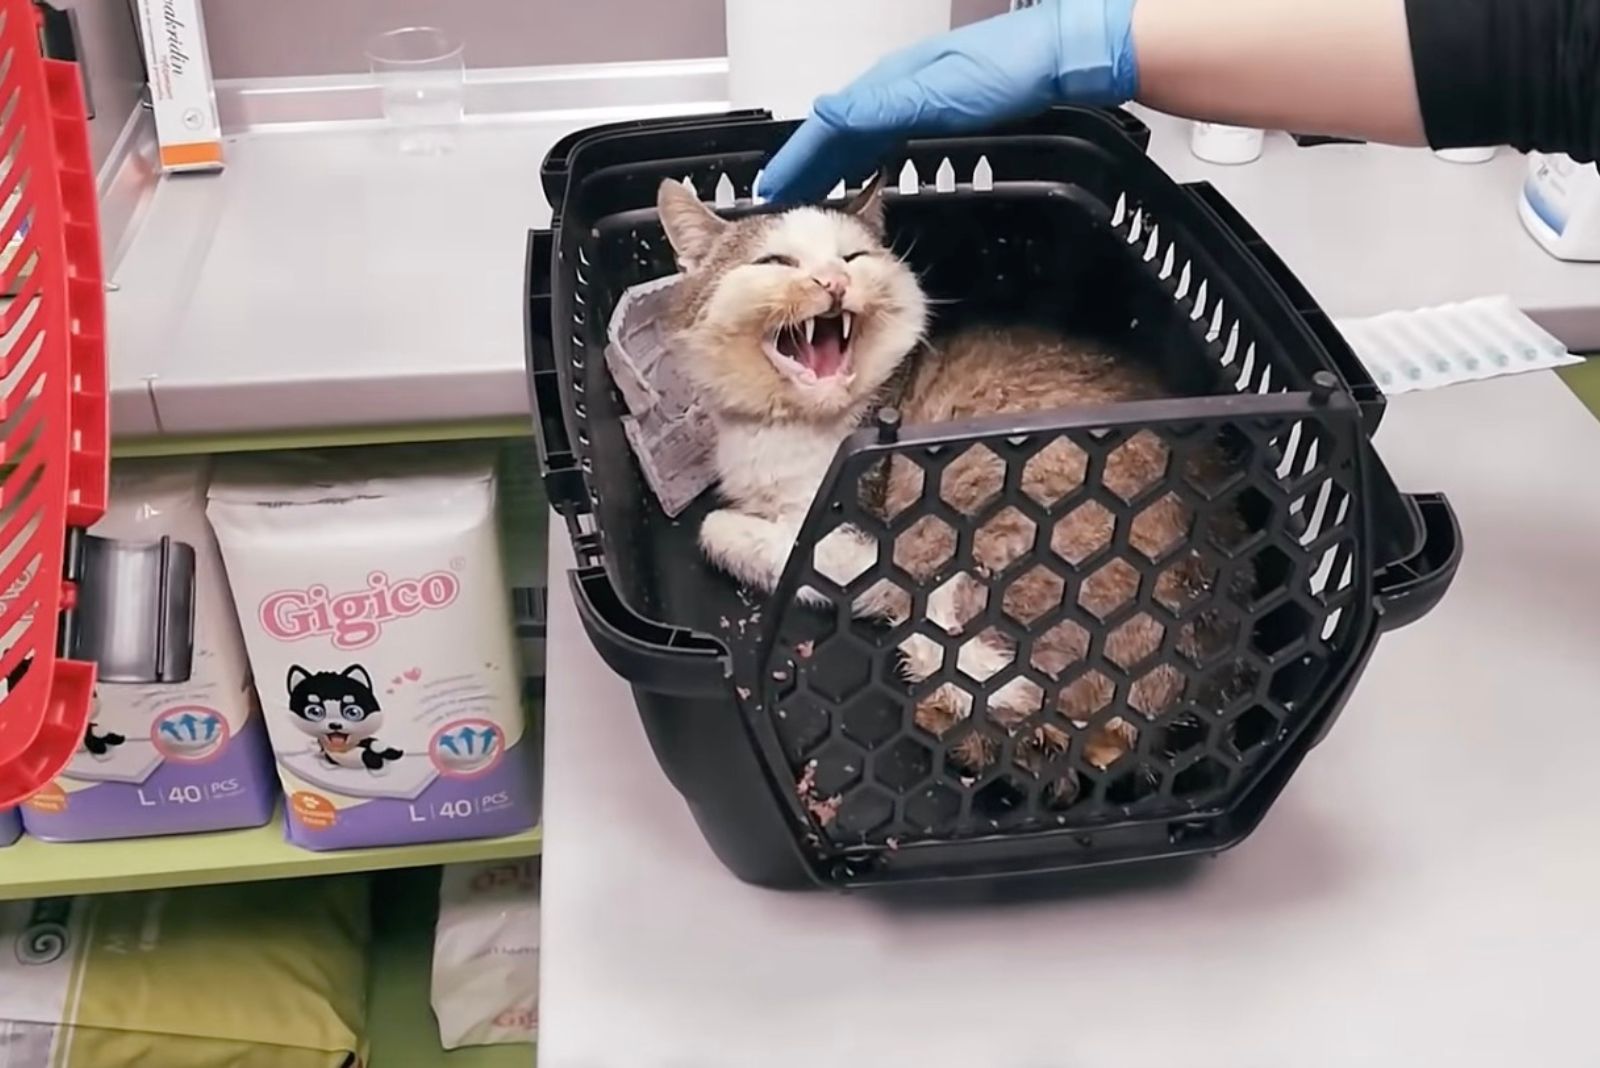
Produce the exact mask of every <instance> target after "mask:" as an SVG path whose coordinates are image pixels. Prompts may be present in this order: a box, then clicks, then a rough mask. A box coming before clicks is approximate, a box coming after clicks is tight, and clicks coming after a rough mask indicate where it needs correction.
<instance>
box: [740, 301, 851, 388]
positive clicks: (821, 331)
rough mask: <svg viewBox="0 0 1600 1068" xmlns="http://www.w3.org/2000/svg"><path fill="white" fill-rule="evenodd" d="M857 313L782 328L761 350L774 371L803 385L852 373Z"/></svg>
mask: <svg viewBox="0 0 1600 1068" xmlns="http://www.w3.org/2000/svg"><path fill="white" fill-rule="evenodd" d="M855 326H856V317H855V315H854V313H852V312H847V311H841V312H832V313H829V314H826V315H815V316H812V317H811V318H809V319H805V320H803V321H801V322H798V323H791V324H788V325H786V326H781V327H779V328H778V329H777V330H776V331H774V332H773V333H772V334H771V335H769V336H768V337H767V339H766V342H765V344H764V345H763V346H762V347H763V348H764V349H765V350H766V353H767V359H769V360H771V361H772V364H773V366H774V367H776V368H777V369H778V370H780V371H782V372H783V373H784V374H786V375H788V376H789V377H791V378H795V379H797V380H799V381H801V382H805V383H814V382H821V381H824V380H826V379H830V378H836V377H838V376H840V375H842V374H845V373H846V372H847V371H848V370H849V369H850V342H851V340H852V337H853V331H854V330H855Z"/></svg>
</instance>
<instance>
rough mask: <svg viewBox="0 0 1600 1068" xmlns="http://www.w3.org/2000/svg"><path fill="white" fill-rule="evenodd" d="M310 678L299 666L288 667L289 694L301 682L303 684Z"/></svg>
mask: <svg viewBox="0 0 1600 1068" xmlns="http://www.w3.org/2000/svg"><path fill="white" fill-rule="evenodd" d="M310 677H311V672H309V671H307V670H306V669H305V668H303V667H301V666H300V665H299V664H291V665H289V692H290V693H294V691H295V687H297V686H299V685H300V684H301V683H302V682H305V681H306V680H307V679H309V678H310Z"/></svg>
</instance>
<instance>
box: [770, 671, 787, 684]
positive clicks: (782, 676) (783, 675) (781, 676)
mask: <svg viewBox="0 0 1600 1068" xmlns="http://www.w3.org/2000/svg"><path fill="white" fill-rule="evenodd" d="M772 677H773V678H774V679H776V680H777V681H779V682H787V681H788V679H789V673H788V672H787V671H781V670H780V671H774V672H773V673H772Z"/></svg>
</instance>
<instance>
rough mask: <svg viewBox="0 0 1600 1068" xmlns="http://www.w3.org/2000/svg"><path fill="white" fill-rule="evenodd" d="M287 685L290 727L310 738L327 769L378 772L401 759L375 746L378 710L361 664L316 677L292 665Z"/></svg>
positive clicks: (380, 720) (388, 749) (379, 723)
mask: <svg viewBox="0 0 1600 1068" xmlns="http://www.w3.org/2000/svg"><path fill="white" fill-rule="evenodd" d="M288 686H289V711H290V712H293V713H294V715H295V725H296V726H297V727H299V728H300V729H301V730H302V731H304V732H305V733H307V734H309V735H311V737H312V738H313V739H314V740H315V742H316V746H317V754H318V755H319V756H320V757H321V758H322V760H323V762H324V763H326V764H327V765H328V766H329V767H334V768H366V769H367V770H368V771H381V770H382V769H383V766H384V765H385V764H386V763H388V762H389V761H391V760H399V759H400V758H401V757H402V756H404V755H405V754H404V753H403V752H402V751H401V750H399V749H396V748H394V747H393V746H387V745H384V744H383V743H382V742H380V741H378V738H377V734H378V731H379V730H381V729H382V727H383V710H382V709H381V708H380V707H379V705H378V696H377V694H375V693H373V691H372V677H371V676H370V675H368V674H367V669H366V668H364V667H362V666H361V665H360V664H351V665H350V666H349V667H347V668H345V669H344V670H343V671H317V672H311V671H307V670H306V669H305V668H303V667H301V666H300V665H299V664H295V665H294V666H292V667H290V668H289V679H288Z"/></svg>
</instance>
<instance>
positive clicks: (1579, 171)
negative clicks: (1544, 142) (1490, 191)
mask: <svg viewBox="0 0 1600 1068" xmlns="http://www.w3.org/2000/svg"><path fill="white" fill-rule="evenodd" d="M1517 214H1518V215H1520V216H1521V217H1522V225H1523V226H1524V227H1526V228H1527V231H1528V233H1529V234H1531V235H1533V239H1534V240H1535V241H1537V242H1539V244H1540V245H1542V246H1543V247H1544V250H1545V251H1546V252H1548V253H1550V255H1552V256H1554V257H1556V258H1557V259H1562V260H1583V261H1591V260H1592V261H1600V169H1597V168H1596V167H1595V165H1594V164H1589V163H1579V162H1577V161H1576V160H1574V159H1573V158H1572V157H1571V156H1561V155H1546V154H1544V153H1539V152H1530V153H1529V154H1528V177H1527V180H1526V181H1524V182H1523V183H1522V195H1521V197H1520V198H1519V199H1518V201H1517Z"/></svg>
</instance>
